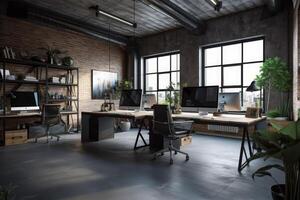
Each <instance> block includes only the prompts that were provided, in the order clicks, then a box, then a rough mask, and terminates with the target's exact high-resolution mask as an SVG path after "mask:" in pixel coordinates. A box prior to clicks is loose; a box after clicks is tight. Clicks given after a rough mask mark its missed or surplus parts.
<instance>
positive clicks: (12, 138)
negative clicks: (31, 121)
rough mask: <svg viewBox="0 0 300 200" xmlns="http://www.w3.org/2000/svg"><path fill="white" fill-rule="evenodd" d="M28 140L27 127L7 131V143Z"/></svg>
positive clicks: (20, 142) (22, 142)
mask: <svg viewBox="0 0 300 200" xmlns="http://www.w3.org/2000/svg"><path fill="white" fill-rule="evenodd" d="M26 142H27V129H20V130H11V131H5V145H14V144H24V143H26Z"/></svg>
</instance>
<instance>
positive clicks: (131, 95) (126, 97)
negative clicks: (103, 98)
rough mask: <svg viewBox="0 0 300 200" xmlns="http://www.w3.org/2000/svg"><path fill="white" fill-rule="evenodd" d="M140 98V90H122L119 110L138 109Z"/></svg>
mask: <svg viewBox="0 0 300 200" xmlns="http://www.w3.org/2000/svg"><path fill="white" fill-rule="evenodd" d="M141 98H142V90H141V89H136V90H122V91H121V97H120V104H119V108H120V109H121V110H136V109H140V106H141Z"/></svg>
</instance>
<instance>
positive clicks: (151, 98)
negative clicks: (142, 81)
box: [142, 94, 156, 109]
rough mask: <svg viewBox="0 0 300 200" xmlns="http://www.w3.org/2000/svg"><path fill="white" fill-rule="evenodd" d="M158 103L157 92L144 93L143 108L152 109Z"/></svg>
mask: <svg viewBox="0 0 300 200" xmlns="http://www.w3.org/2000/svg"><path fill="white" fill-rule="evenodd" d="M154 104H156V96H155V94H143V96H142V108H144V109H151V108H152V106H153V105H154Z"/></svg>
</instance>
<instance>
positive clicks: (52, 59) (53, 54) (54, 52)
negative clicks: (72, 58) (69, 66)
mask: <svg viewBox="0 0 300 200" xmlns="http://www.w3.org/2000/svg"><path fill="white" fill-rule="evenodd" d="M40 49H42V50H45V51H46V54H47V61H48V63H50V64H57V65H61V64H62V60H61V59H60V58H59V57H58V55H59V54H65V53H67V52H66V51H61V50H59V49H56V48H53V47H51V46H47V48H40Z"/></svg>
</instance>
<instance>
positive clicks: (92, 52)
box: [0, 16, 126, 111]
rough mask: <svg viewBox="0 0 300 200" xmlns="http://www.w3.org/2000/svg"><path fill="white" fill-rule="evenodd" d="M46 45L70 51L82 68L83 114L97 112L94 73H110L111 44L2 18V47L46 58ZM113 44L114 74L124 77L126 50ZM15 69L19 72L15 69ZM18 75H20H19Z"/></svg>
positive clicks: (112, 65)
mask: <svg viewBox="0 0 300 200" xmlns="http://www.w3.org/2000/svg"><path fill="white" fill-rule="evenodd" d="M47 45H49V46H52V47H55V48H58V49H60V50H64V51H67V52H68V53H67V54H68V55H70V56H71V57H72V58H73V59H74V63H75V64H74V66H76V67H79V74H80V79H79V88H80V89H79V94H80V95H79V99H80V101H79V103H80V111H93V110H98V109H99V108H100V105H101V103H102V101H101V100H92V99H91V70H92V69H97V70H103V71H108V69H109V61H108V42H107V41H104V40H103V41H101V40H97V39H94V38H92V37H89V36H86V35H83V34H80V33H77V32H73V31H69V30H64V29H61V28H53V27H46V26H41V25H37V24H33V23H31V22H27V21H23V20H19V19H15V18H10V17H6V16H0V46H10V47H12V48H14V49H15V51H16V52H17V51H25V50H26V51H27V52H28V53H30V54H37V55H43V54H44V52H45V51H43V50H41V49H40V48H41V47H47ZM110 45H111V62H110V63H111V64H110V69H111V71H112V72H117V73H118V76H119V77H121V78H122V76H123V71H126V70H125V69H124V67H125V64H126V52H125V49H124V48H123V47H120V46H118V45H114V44H110ZM13 70H16V69H13ZM16 73H17V72H16Z"/></svg>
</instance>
